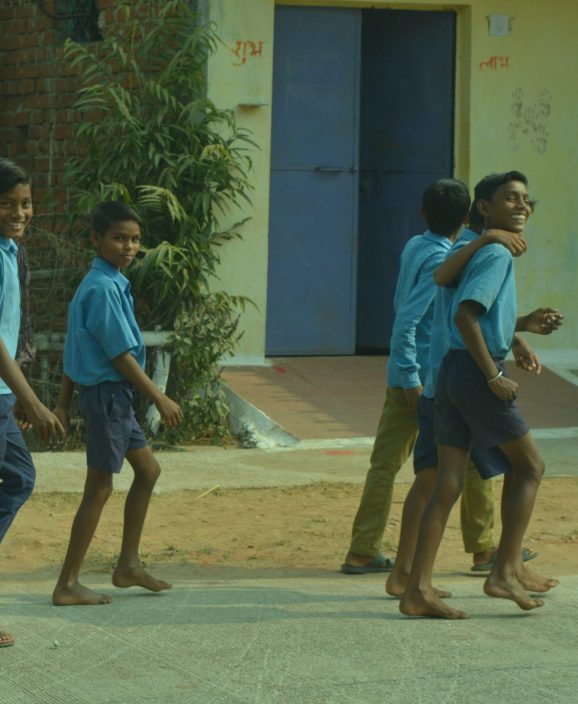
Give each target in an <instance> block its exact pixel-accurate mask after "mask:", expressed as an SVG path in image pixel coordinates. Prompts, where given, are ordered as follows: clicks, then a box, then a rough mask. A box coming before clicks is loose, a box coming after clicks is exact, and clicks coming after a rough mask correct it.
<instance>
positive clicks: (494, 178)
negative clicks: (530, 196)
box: [469, 171, 536, 232]
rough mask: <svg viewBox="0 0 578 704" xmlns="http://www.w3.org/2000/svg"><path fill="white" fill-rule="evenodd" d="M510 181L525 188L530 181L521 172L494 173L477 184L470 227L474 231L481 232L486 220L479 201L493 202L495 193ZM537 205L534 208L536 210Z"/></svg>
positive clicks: (470, 216)
mask: <svg viewBox="0 0 578 704" xmlns="http://www.w3.org/2000/svg"><path fill="white" fill-rule="evenodd" d="M510 181H520V183H523V184H524V186H526V187H527V186H528V179H527V178H526V176H524V174H523V173H522V172H521V171H503V172H501V173H493V174H488V175H487V176H484V178H483V179H482V180H481V181H479V182H478V183H477V184H476V187H475V188H474V202H473V203H472V207H471V210H470V215H469V225H470V227H471V228H472V230H476V231H478V232H479V231H481V230H482V229H483V227H484V218H483V217H482V214H481V213H480V211H479V208H478V201H480V200H492V196H493V195H494V193H495V192H496V191H497V190H498V188H500V186H503V185H504V184H505V183H510ZM535 205H536V203H535V201H534V204H533V206H532V210H533V209H534V207H535Z"/></svg>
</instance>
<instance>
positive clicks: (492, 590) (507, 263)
mask: <svg viewBox="0 0 578 704" xmlns="http://www.w3.org/2000/svg"><path fill="white" fill-rule="evenodd" d="M474 204H475V207H476V208H477V210H478V211H479V213H480V214H481V216H482V217H483V222H484V226H485V227H494V228H502V229H507V230H511V231H514V232H519V233H522V232H523V230H524V227H525V225H526V222H527V220H528V218H529V216H530V214H531V212H532V205H531V202H530V198H529V196H528V189H527V179H526V177H525V176H524V175H523V174H521V173H519V172H516V171H511V172H507V173H502V174H491V175H490V176H487V177H486V178H484V179H482V181H480V183H478V184H477V186H476V189H475V200H474ZM445 314H446V319H445V333H446V335H447V340H448V344H449V351H448V353H447V354H446V355H445V357H444V359H443V361H442V364H441V367H440V369H439V373H438V380H437V386H436V392H435V397H436V401H435V436H436V443H437V449H438V460H439V464H438V477H437V482H436V485H435V488H434V491H433V495H432V497H431V498H430V500H429V501H428V504H427V506H426V508H425V511H424V514H423V518H422V521H421V525H420V530H419V537H418V543H417V548H416V553H415V557H414V560H413V565H412V569H411V572H410V575H409V580H408V584H407V589H406V591H405V594H404V596H403V597H402V599H401V602H400V610H401V612H402V613H404V614H406V615H408V616H434V617H441V618H451V619H456V618H467V615H466V614H465V613H464V612H462V611H459V610H457V609H453V608H451V607H449V606H448V605H447V604H446V603H444V602H443V601H442V600H441V599H440V598H439V596H438V595H437V594H436V593H435V591H434V589H433V587H432V585H431V577H432V570H433V564H434V561H435V557H436V554H437V550H438V548H439V544H440V542H441V538H442V535H443V531H444V529H445V525H446V523H447V518H448V516H449V512H450V510H451V508H452V506H453V504H454V503H455V501H456V500H457V498H458V496H459V495H460V493H461V491H462V489H463V482H464V476H465V469H466V465H467V460H468V454H469V451H470V449H471V446H472V444H473V443H475V444H476V445H477V446H478V447H480V448H482V449H484V448H494V447H499V448H500V450H501V451H502V452H503V453H504V455H505V456H506V458H507V459H508V462H509V464H510V466H511V471H510V472H509V473H508V474H507V475H506V481H505V487H504V495H503V501H502V516H503V525H502V536H501V539H500V544H499V547H498V553H497V556H496V560H495V563H494V566H493V568H492V571H491V572H490V575H489V576H488V578H487V580H486V582H485V585H484V591H485V592H486V594H488V595H490V596H495V597H499V598H506V599H511V600H513V601H515V602H516V603H517V604H518V605H519V606H520V607H521V608H522V609H525V610H531V609H534V608H536V607H539V606H542V605H543V601H542V600H540V599H535V598H532V597H531V596H529V594H528V593H527V592H526V590H525V587H524V584H523V583H524V582H525V581H526V575H527V572H526V570H525V568H524V566H523V564H522V556H521V547H522V539H523V536H524V533H525V531H526V528H527V525H528V522H529V520H530V517H531V514H532V509H533V506H534V502H535V499H536V495H537V491H538V487H539V484H540V480H541V476H542V474H543V471H544V463H543V461H542V459H541V457H540V455H539V452H538V449H537V447H536V445H535V443H534V440H533V439H532V437H531V435H530V434H529V431H528V426H527V425H526V423H525V421H524V420H523V418H522V417H521V415H520V413H519V411H518V409H517V407H516V406H515V403H514V400H515V398H516V395H517V391H518V386H517V384H516V383H515V382H514V381H512V380H511V379H508V378H507V377H506V376H504V373H503V369H504V364H503V360H504V358H505V356H506V354H507V353H508V351H509V349H510V347H511V345H512V341H513V338H514V333H515V331H516V330H517V329H518V330H520V329H528V323H529V318H520V319H518V318H517V313H516V290H515V279H514V272H513V262H512V256H511V253H510V252H508V251H507V250H506V249H505V248H503V247H496V246H495V245H489V246H486V247H483V248H482V249H480V250H479V251H478V252H476V253H475V254H474V256H473V257H472V259H471V260H470V262H469V263H468V264H467V265H466V267H465V269H464V271H463V273H462V276H461V279H460V281H459V283H458V286H457V289H456V291H455V292H454V294H453V296H452V297H451V301H450V304H449V305H448V307H447V310H446V311H445ZM532 577H533V580H534V579H535V580H538V581H540V582H542V583H544V585H545V586H547V587H551V586H555V583H556V581H555V580H546V579H543V578H539V577H538V576H537V575H533V576H532Z"/></svg>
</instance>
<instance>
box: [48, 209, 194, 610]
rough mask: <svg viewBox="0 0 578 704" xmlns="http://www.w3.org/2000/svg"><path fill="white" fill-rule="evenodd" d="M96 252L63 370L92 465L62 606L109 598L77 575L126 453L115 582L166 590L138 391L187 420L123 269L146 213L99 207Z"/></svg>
mask: <svg viewBox="0 0 578 704" xmlns="http://www.w3.org/2000/svg"><path fill="white" fill-rule="evenodd" d="M92 242H93V245H94V247H95V250H96V254H97V256H96V258H95V259H94V261H93V263H92V269H91V270H90V271H89V272H88V274H87V275H86V276H85V278H84V279H83V281H82V282H81V284H80V286H79V287H78V290H77V291H76V293H75V295H74V298H73V299H72V302H71V304H70V306H69V310H68V334H67V337H66V343H65V347H64V376H63V380H62V386H61V392H60V399H59V401H58V405H57V408H56V410H55V413H56V415H57V416H58V417H59V418H60V419H61V420H62V422H63V424H64V425H65V426H68V420H69V410H70V403H71V400H72V392H73V386H74V383H76V384H77V385H78V388H79V394H78V400H79V406H80V411H81V414H82V416H83V418H84V421H85V424H86V457H87V465H88V467H87V473H86V483H85V487H84V494H83V497H82V501H81V504H80V507H79V509H78V511H77V514H76V517H75V519H74V522H73V525H72V531H71V535H70V543H69V546H68V551H67V553H66V557H65V560H64V564H63V566H62V570H61V572H60V577H59V579H58V582H57V584H56V587H55V589H54V593H53V595H52V601H53V603H54V604H55V605H57V606H69V605H73V604H83V605H94V604H108V603H109V602H110V601H111V598H110V597H109V596H108V595H106V594H100V593H97V592H94V591H92V590H91V589H88V588H87V587H85V586H84V585H82V584H80V582H79V581H78V577H79V572H80V568H81V566H82V563H83V561H84V557H85V555H86V551H87V550H88V547H89V545H90V542H91V540H92V537H93V535H94V532H95V530H96V527H97V525H98V522H99V519H100V515H101V512H102V509H103V508H104V505H105V503H106V501H107V500H108V498H109V496H110V494H111V492H112V483H113V482H112V477H113V474H116V473H118V472H120V470H121V468H122V464H123V461H124V459H125V458H126V460H127V461H128V462H129V464H130V465H131V467H132V469H133V471H134V479H133V482H132V485H131V487H130V490H129V492H128V494H127V498H126V502H125V512H124V528H123V537H122V546H121V551H120V555H119V558H118V562H117V565H116V568H115V570H114V573H113V577H112V582H113V584H114V585H115V586H116V587H123V588H124V587H132V586H140V587H144V588H145V589H148V590H149V591H153V592H159V591H162V590H164V589H169V588H170V586H171V585H170V584H168V583H167V582H164V581H162V580H159V579H156V578H155V577H153V576H152V575H150V574H149V573H148V572H147V571H146V570H145V569H144V567H143V565H142V564H141V562H140V559H139V546H140V539H141V534H142V529H143V525H144V521H145V517H146V513H147V509H148V504H149V501H150V497H151V494H152V491H153V488H154V486H155V483H156V481H157V479H158V477H159V474H160V467H159V464H158V462H157V460H156V459H155V457H154V455H153V453H152V451H151V449H150V447H149V445H148V444H147V441H146V438H145V436H144V434H143V432H142V430H141V428H140V426H139V424H138V422H137V420H136V418H135V414H134V411H133V408H132V402H133V398H134V395H135V390H138V391H141V392H142V393H144V394H145V395H147V396H148V397H149V398H150V399H151V401H152V402H153V403H154V404H155V405H156V407H157V409H158V411H159V413H160V415H161V418H162V419H163V421H164V422H165V423H166V424H167V425H169V426H171V427H172V426H175V425H178V424H179V423H180V422H181V421H182V417H183V415H182V411H181V409H180V407H179V406H178V404H176V403H175V402H174V401H172V400H171V399H170V398H168V397H167V396H165V394H164V393H162V391H160V389H158V388H157V387H156V386H155V384H154V383H153V382H152V381H151V380H150V379H149V377H148V376H147V375H146V374H145V372H144V363H145V347H144V342H143V339H142V335H141V332H140V330H139V327H138V325H137V322H136V319H135V316H134V308H133V301H132V296H131V293H130V284H129V282H128V280H127V279H126V277H125V276H124V275H123V274H122V273H121V270H122V269H125V268H126V267H127V266H128V265H129V264H130V263H131V262H132V261H133V259H134V257H135V256H136V254H137V253H138V251H139V249H140V245H141V228H140V220H139V218H138V216H137V214H136V213H135V212H134V210H132V208H130V207H129V206H127V205H125V204H124V203H121V202H118V201H108V202H106V203H102V204H101V205H99V206H97V208H96V209H95V211H94V213H93V216H92Z"/></svg>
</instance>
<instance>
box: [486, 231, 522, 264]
mask: <svg viewBox="0 0 578 704" xmlns="http://www.w3.org/2000/svg"><path fill="white" fill-rule="evenodd" d="M484 235H486V236H487V237H488V238H489V240H490V241H491V242H495V243H496V244H501V245H503V246H504V247H505V248H506V249H508V250H510V252H511V253H512V256H513V257H519V256H521V255H522V254H524V252H525V251H526V250H527V249H528V245H527V243H526V240H525V239H524V238H523V236H522V235H521V234H519V233H518V232H509V231H508V230H499V229H498V228H494V227H492V228H490V229H489V230H485V231H484Z"/></svg>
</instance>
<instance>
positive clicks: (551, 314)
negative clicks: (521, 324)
mask: <svg viewBox="0 0 578 704" xmlns="http://www.w3.org/2000/svg"><path fill="white" fill-rule="evenodd" d="M563 321H564V316H563V315H562V313H560V311H559V310H558V309H557V308H537V309H536V310H534V311H532V312H531V313H530V314H529V315H527V316H526V327H525V329H526V331H527V332H533V333H536V334H537V335H550V334H551V333H553V332H554V330H557V329H558V328H559V327H560V326H561V325H562V323H563Z"/></svg>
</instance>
